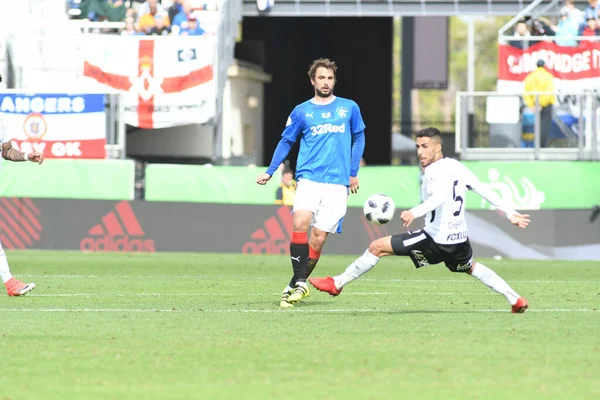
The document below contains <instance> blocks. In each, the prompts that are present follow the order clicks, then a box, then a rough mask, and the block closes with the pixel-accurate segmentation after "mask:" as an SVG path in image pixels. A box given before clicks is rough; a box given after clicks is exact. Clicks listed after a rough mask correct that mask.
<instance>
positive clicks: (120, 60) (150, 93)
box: [83, 35, 216, 129]
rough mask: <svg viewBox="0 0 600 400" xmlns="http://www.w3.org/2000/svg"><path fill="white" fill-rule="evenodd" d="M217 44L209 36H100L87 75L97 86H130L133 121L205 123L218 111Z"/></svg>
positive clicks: (152, 125)
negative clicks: (216, 90) (216, 79)
mask: <svg viewBox="0 0 600 400" xmlns="http://www.w3.org/2000/svg"><path fill="white" fill-rule="evenodd" d="M213 43H214V42H213V40H212V39H211V38H208V37H204V36H165V37H161V36H157V37H154V38H146V37H144V38H141V37H140V36H108V35H106V36H100V37H99V38H96V39H95V40H92V43H90V44H89V45H88V46H87V47H86V49H85V50H84V65H83V75H84V76H85V77H87V79H86V80H87V81H89V82H87V83H90V82H91V83H93V84H95V88H96V89H99V90H107V89H108V88H112V89H117V90H123V91H125V95H124V99H125V123H127V124H128V125H132V126H136V127H139V128H144V129H156V128H166V127H170V126H176V125H187V124H199V123H205V122H208V121H209V120H211V119H212V118H213V117H214V116H215V113H216V93H215V84H214V79H213V65H212V64H213V54H214V51H213ZM88 87H90V88H92V87H94V86H93V85H92V86H88Z"/></svg>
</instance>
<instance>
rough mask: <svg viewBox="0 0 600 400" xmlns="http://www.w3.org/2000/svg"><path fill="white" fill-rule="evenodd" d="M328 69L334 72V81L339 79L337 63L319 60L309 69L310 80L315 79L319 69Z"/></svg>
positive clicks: (324, 59) (326, 59)
mask: <svg viewBox="0 0 600 400" xmlns="http://www.w3.org/2000/svg"><path fill="white" fill-rule="evenodd" d="M321 67H323V68H326V69H330V70H332V71H333V79H336V77H337V65H335V61H331V60H330V59H329V58H319V59H318V60H315V61H313V63H312V65H311V66H310V68H309V69H308V76H309V77H310V79H315V76H316V75H317V69H319V68H321Z"/></svg>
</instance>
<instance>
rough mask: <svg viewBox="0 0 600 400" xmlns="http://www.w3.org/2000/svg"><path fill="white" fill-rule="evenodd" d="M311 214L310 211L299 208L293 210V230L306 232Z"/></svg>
mask: <svg viewBox="0 0 600 400" xmlns="http://www.w3.org/2000/svg"><path fill="white" fill-rule="evenodd" d="M312 217H313V214H312V212H310V211H305V210H299V211H295V212H294V222H293V225H294V232H308V227H309V226H310V222H311V221H312Z"/></svg>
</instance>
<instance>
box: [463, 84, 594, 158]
mask: <svg viewBox="0 0 600 400" xmlns="http://www.w3.org/2000/svg"><path fill="white" fill-rule="evenodd" d="M523 95H532V96H534V103H535V106H534V108H533V109H531V108H529V107H527V106H526V105H525V103H524V101H523ZM548 95H551V96H555V97H556V103H555V104H554V105H553V106H552V107H551V108H546V107H540V99H541V98H542V99H543V97H542V96H548ZM455 106H456V110H455V112H456V116H455V130H456V139H455V150H456V152H457V153H459V154H460V157H461V159H466V160H587V161H590V160H596V161H597V160H600V132H599V129H600V128H599V127H600V92H596V91H580V92H552V93H548V92H518V93H516V92H515V93H506V92H458V93H457V94H456V104H455ZM542 142H545V143H542ZM543 144H545V145H543Z"/></svg>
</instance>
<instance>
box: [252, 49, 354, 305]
mask: <svg viewBox="0 0 600 400" xmlns="http://www.w3.org/2000/svg"><path fill="white" fill-rule="evenodd" d="M336 73H337V66H336V65H335V62H333V61H330V60H329V59H326V58H325V59H323V58H321V59H318V60H315V61H314V62H313V63H312V65H311V66H310V69H309V70H308V76H309V77H310V82H311V83H312V85H313V87H314V91H315V95H314V97H313V98H311V99H310V100H307V101H305V102H304V103H302V104H299V105H297V106H296V107H295V108H294V110H293V111H292V113H291V114H290V116H289V118H288V120H287V123H286V126H285V129H284V130H283V133H282V134H281V140H280V141H279V144H278V145H277V148H276V149H275V153H274V154H273V159H272V161H271V165H270V166H269V168H268V169H267V171H266V172H265V173H264V174H261V175H259V176H258V178H257V179H256V183H258V184H259V185H264V184H266V183H267V182H268V181H269V179H271V176H273V173H274V172H275V171H276V170H277V167H278V166H279V165H280V164H281V163H282V162H283V160H285V158H286V157H287V155H288V154H289V152H290V149H291V148H292V146H293V145H294V143H296V141H297V140H298V139H300V151H299V153H298V161H297V165H296V181H297V188H296V198H295V200H294V206H293V214H294V218H293V220H294V222H293V224H294V226H293V233H292V240H291V243H290V256H291V259H292V267H293V271H294V275H293V277H292V280H291V281H290V283H289V284H288V285H287V286H286V287H285V289H284V290H283V294H282V296H281V303H280V306H281V307H283V308H287V307H293V304H294V303H296V302H298V301H300V300H301V299H303V298H304V297H307V296H308V295H309V291H308V286H307V284H306V279H307V278H308V276H309V275H310V274H311V272H312V271H313V270H314V268H315V266H316V264H317V261H318V260H319V257H320V255H321V250H322V248H323V245H324V244H325V240H326V239H327V236H328V235H329V234H330V233H334V232H335V233H341V232H342V219H343V218H344V216H345V215H346V209H347V205H348V194H349V193H348V192H349V191H350V192H352V193H356V192H357V191H358V169H359V164H360V160H361V158H362V155H363V151H364V149H365V136H364V130H365V124H364V122H363V120H362V116H361V114H360V109H359V107H358V105H357V104H356V103H355V102H354V101H352V100H349V99H344V98H341V97H336V96H334V94H333V87H334V86H335V82H336ZM309 227H311V233H310V239H309V238H308V229H309Z"/></svg>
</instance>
